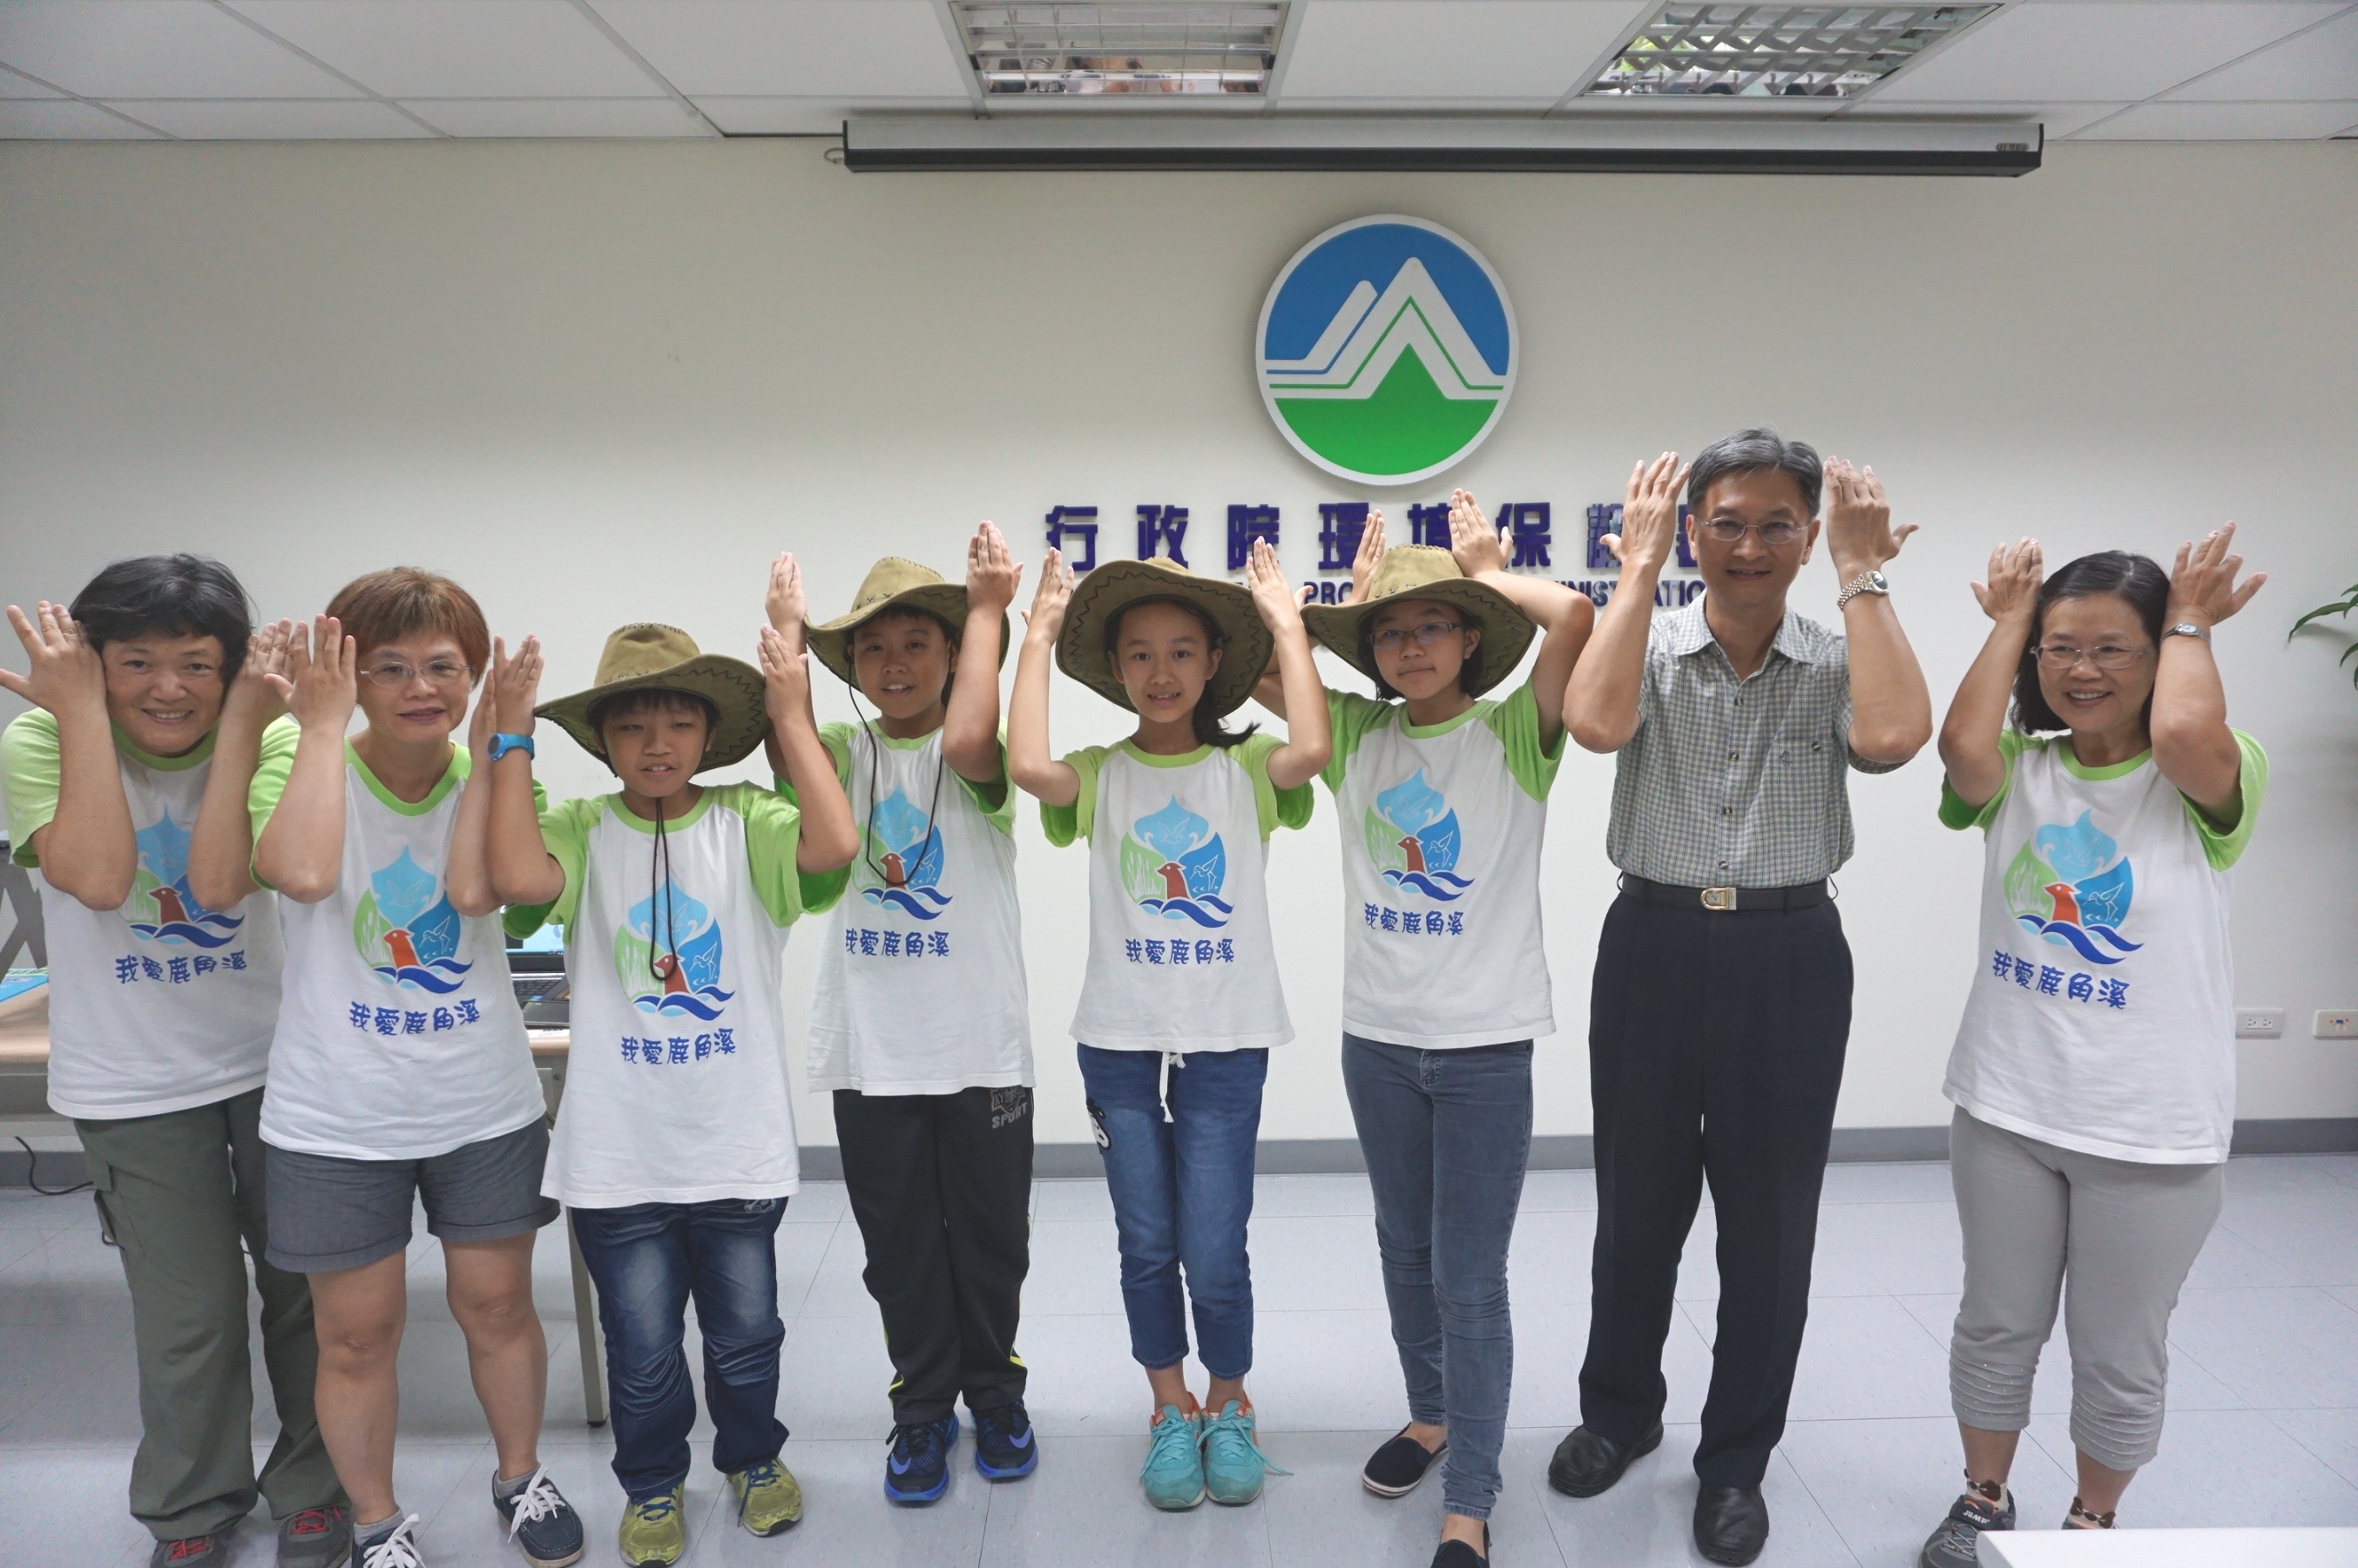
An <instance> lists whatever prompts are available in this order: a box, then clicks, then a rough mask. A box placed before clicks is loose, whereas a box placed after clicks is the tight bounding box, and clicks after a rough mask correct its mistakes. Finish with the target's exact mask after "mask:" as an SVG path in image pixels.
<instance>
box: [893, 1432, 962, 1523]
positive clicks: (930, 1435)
mask: <svg viewBox="0 0 2358 1568" xmlns="http://www.w3.org/2000/svg"><path fill="white" fill-rule="evenodd" d="M957 1434H958V1421H957V1417H956V1416H954V1415H946V1416H944V1417H942V1419H941V1420H939V1421H927V1422H914V1423H904V1424H903V1425H900V1426H896V1427H894V1428H893V1429H892V1454H891V1455H890V1456H889V1457H888V1458H887V1459H886V1460H885V1461H884V1496H885V1497H886V1498H888V1499H890V1500H891V1501H892V1502H896V1503H901V1504H903V1505H905V1506H907V1507H910V1508H922V1507H923V1506H925V1504H927V1503H932V1502H938V1501H940V1500H941V1496H942V1494H943V1493H944V1492H946V1491H948V1490H949V1489H950V1450H951V1449H953V1448H955V1447H957Z"/></svg>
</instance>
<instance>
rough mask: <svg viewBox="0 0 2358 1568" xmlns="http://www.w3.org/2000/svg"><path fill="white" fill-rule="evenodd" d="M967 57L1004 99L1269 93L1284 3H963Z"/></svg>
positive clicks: (989, 89)
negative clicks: (1271, 70) (1012, 97)
mask: <svg viewBox="0 0 2358 1568" xmlns="http://www.w3.org/2000/svg"><path fill="white" fill-rule="evenodd" d="M951 11H952V13H953V14H954V15H955V16H957V25H958V32H959V34H960V35H961V36H962V37H963V38H965V40H966V51H967V59H968V63H969V64H970V65H971V66H972V68H973V70H974V74H975V78H976V80H977V81H980V82H981V83H982V90H983V92H986V93H988V94H990V96H992V97H994V98H1001V97H1011V96H1019V95H1020V96H1024V97H1065V98H1093V97H1113V96H1121V97H1125V98H1130V99H1131V100H1133V101H1134V100H1135V99H1137V98H1140V97H1150V96H1164V95H1172V94H1189V95H1198V94H1216V93H1247V94H1253V95H1258V94H1260V93H1261V92H1265V91H1267V90H1268V86H1269V73H1270V69H1271V67H1272V66H1274V65H1275V64H1276V63H1277V40H1278V35H1279V34H1280V33H1281V32H1282V30H1283V29H1284V26H1285V6H1284V5H1282V4H1273V5H1271V4H1264V5H1118V4H1113V5H975V4H971V3H969V0H954V3H953V5H951Z"/></svg>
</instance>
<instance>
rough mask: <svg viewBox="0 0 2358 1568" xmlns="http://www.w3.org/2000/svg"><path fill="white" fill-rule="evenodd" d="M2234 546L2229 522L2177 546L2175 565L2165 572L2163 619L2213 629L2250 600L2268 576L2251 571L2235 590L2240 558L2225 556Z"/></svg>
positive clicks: (2241, 565) (2242, 561)
mask: <svg viewBox="0 0 2358 1568" xmlns="http://www.w3.org/2000/svg"><path fill="white" fill-rule="evenodd" d="M2234 544H2235V525H2234V524H2233V523H2229V524H2226V525H2225V526H2223V527H2221V528H2218V529H2214V530H2213V531H2212V532H2211V533H2209V534H2206V535H2203V536H2202V537H2201V539H2198V540H2193V541H2190V542H2189V543H2187V544H2183V545H2180V546H2178V561H2177V564H2176V565H2174V566H2172V567H2171V568H2170V569H2169V609H2168V610H2167V611H2164V612H2163V617H2162V618H2163V620H2165V621H2166V622H2169V623H2170V624H2172V625H2175V624H2177V623H2178V622H2180V621H2190V622H2193V623H2194V624H2195V625H2198V626H2203V627H2210V626H2216V625H2217V624H2219V622H2222V621H2224V620H2226V619H2227V618H2228V617H2229V616H2231V615H2233V614H2234V613H2235V611H2238V610H2241V609H2243V608H2244V606H2245V605H2246V604H2249V603H2250V602H2251V601H2252V595H2254V594H2255V593H2257V592H2259V591H2260V585H2261V584H2262V583H2264V582H2266V581H2267V580H2268V574H2267V573H2266V572H2254V573H2253V574H2252V575H2251V576H2250V577H2249V578H2246V579H2244V583H2243V585H2242V586H2241V587H2237V586H2236V583H2235V574H2236V573H2237V572H2239V571H2241V570H2243V569H2244V557H2241V556H2238V555H2232V554H2230V553H2229V552H2230V551H2232V550H2233V549H2234Z"/></svg>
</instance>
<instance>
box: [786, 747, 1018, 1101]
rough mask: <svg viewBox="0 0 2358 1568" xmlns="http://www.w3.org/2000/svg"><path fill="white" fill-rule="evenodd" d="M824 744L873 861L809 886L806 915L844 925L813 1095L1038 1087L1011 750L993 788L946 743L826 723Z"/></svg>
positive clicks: (822, 969) (816, 1001) (823, 1015)
mask: <svg viewBox="0 0 2358 1568" xmlns="http://www.w3.org/2000/svg"><path fill="white" fill-rule="evenodd" d="M819 740H820V741H822V742H824V743H825V745H826V746H827V752H828V754H829V755H831V756H833V757H834V758H835V774H836V777H837V778H838V780H839V781H841V783H842V784H843V786H844V791H845V793H846V795H849V798H850V801H851V816H852V820H853V821H854V822H855V823H856V824H857V825H858V826H859V828H860V854H859V856H858V857H857V858H856V859H855V860H853V861H852V862H851V864H850V866H849V867H848V868H846V869H845V870H843V871H830V872H827V873H826V874H824V875H821V876H814V877H805V878H804V879H803V882H802V891H803V902H804V906H805V907H806V908H807V909H810V910H812V911H817V910H823V909H832V910H833V912H834V913H833V915H832V918H831V919H830V920H829V921H828V924H827V937H826V947H825V948H824V950H823V951H822V953H821V955H820V957H819V968H818V988H817V991H816V992H814V993H813V995H812V997H811V1023H810V1056H809V1074H810V1087H812V1088H813V1089H817V1090H830V1089H857V1090H859V1091H860V1092H861V1093H863V1094H872V1095H939V1094H955V1093H957V1091H958V1090H960V1089H965V1088H978V1087H979V1088H1008V1087H1013V1086H1016V1085H1019V1084H1020V1085H1024V1086H1029V1085H1030V1084H1031V1083H1032V1081H1033V1077H1032V1002H1031V997H1030V995H1029V993H1028V991H1027V990H1026V989H1025V987H1024V983H1023V922H1022V912H1021V910H1020V909H1019V908H1018V907H1017V903H1016V898H1015V798H1014V789H1013V787H1012V786H1011V784H1009V783H1008V780H1007V766H1006V752H1005V749H1004V748H1001V752H1000V774H999V778H998V780H997V781H996V782H995V783H994V784H989V785H984V784H974V783H972V782H971V781H969V780H968V779H965V778H963V777H961V776H959V774H958V772H957V769H955V768H952V767H950V766H948V764H947V763H946V762H945V761H944V760H943V757H942V732H941V731H940V730H935V731H934V732H933V733H931V734H929V735H925V736H922V737H920V738H918V739H916V740H911V741H896V740H894V739H892V737H891V736H889V735H885V734H883V733H882V732H881V731H879V730H875V729H874V728H872V727H871V726H868V725H857V726H855V725H850V724H828V725H825V726H823V727H822V728H821V729H820V730H819Z"/></svg>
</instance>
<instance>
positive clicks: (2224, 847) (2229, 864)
mask: <svg viewBox="0 0 2358 1568" xmlns="http://www.w3.org/2000/svg"><path fill="white" fill-rule="evenodd" d="M2234 736H2235V749H2236V750H2237V751H2239V752H2243V754H2244V761H2243V766H2242V771H2241V775H2240V777H2239V778H2238V780H2237V783H2238V784H2240V785H2241V786H2242V792H2243V806H2244V809H2243V812H2242V814H2241V815H2239V816H2237V817H2236V818H2235V824H2234V827H2220V826H2219V825H2218V824H2217V823H2215V822H2213V821H2212V820H2211V818H2210V817H2209V816H2206V815H2205V814H2204V813H2203V810H2202V808H2201V806H2197V805H2195V804H2194V803H2193V802H2192V801H2190V800H2187V799H2186V797H2185V796H2184V795H2180V796H2179V797H2178V798H2179V799H2180V800H2181V801H2185V804H2186V819H2187V820H2188V821H2190V822H2191V823H2193V824H2194V831H2195V832H2197V833H2199V834H2201V836H2202V855H2203V858H2204V859H2205V860H2209V861H2210V862H2211V869H2212V871H2228V870H2231V869H2232V868H2233V867H2234V864H2235V862H2236V861H2238V860H2242V859H2243V858H2244V849H2247V848H2249V847H2250V845H2251V842H2252V825H2253V824H2254V823H2255V822H2256V821H2258V820H2259V816H2260V797H2261V796H2262V795H2266V794H2267V793H2268V754H2267V753H2266V752H2264V751H2262V750H2260V743H2259V742H2258V741H2255V740H2253V739H2252V738H2251V737H2250V736H2249V735H2246V734H2244V732H2243V731H2242V730H2236V731H2234Z"/></svg>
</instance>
